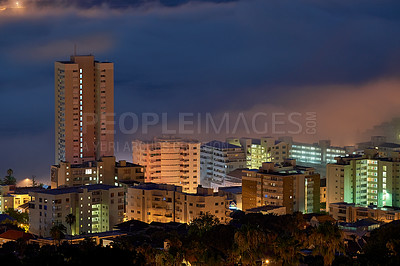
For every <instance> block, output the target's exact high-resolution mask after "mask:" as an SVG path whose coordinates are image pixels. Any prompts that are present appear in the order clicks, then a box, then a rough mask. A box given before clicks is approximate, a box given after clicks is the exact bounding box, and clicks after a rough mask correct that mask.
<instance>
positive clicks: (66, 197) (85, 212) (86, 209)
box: [29, 184, 124, 237]
mask: <svg viewBox="0 0 400 266" xmlns="http://www.w3.org/2000/svg"><path fill="white" fill-rule="evenodd" d="M30 196H31V197H32V200H31V201H30V203H29V223H30V227H29V231H30V233H32V234H35V235H38V236H42V237H48V236H50V229H51V228H52V227H53V226H54V225H57V224H63V225H64V226H65V227H66V228H67V234H69V235H71V234H72V235H77V234H82V233H98V232H105V231H109V230H111V229H112V228H113V227H114V225H116V224H118V223H121V222H122V221H123V218H124V188H122V187H115V186H110V185H104V184H96V185H87V186H79V187H78V186H77V187H67V188H57V189H48V190H44V191H40V192H31V193H30ZM68 214H73V215H74V216H75V217H76V219H75V222H74V223H73V224H72V227H71V228H70V226H69V225H68V224H66V222H65V217H66V216H67V215H68Z"/></svg>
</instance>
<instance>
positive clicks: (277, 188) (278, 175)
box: [242, 163, 320, 213]
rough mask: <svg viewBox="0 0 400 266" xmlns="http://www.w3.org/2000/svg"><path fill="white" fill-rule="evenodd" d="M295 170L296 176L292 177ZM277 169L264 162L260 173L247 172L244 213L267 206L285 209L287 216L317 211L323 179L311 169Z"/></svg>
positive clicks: (244, 181)
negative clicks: (298, 212) (297, 212)
mask: <svg viewBox="0 0 400 266" xmlns="http://www.w3.org/2000/svg"><path fill="white" fill-rule="evenodd" d="M293 169H296V170H297V171H296V172H297V173H296V174H289V173H291V172H293V171H292V170H293ZM299 171H300V170H299V169H297V168H295V167H293V166H288V167H275V166H274V164H273V163H265V164H264V165H263V168H260V170H259V171H249V170H244V173H245V175H244V176H243V181H242V184H243V185H242V192H243V194H242V204H243V210H247V209H250V208H255V207H261V206H265V205H272V206H284V207H286V211H287V213H293V212H295V211H300V212H304V213H310V212H318V211H319V209H320V206H319V204H320V200H319V197H320V196H319V193H320V177H319V174H315V173H313V169H312V168H305V169H303V168H302V171H300V172H299Z"/></svg>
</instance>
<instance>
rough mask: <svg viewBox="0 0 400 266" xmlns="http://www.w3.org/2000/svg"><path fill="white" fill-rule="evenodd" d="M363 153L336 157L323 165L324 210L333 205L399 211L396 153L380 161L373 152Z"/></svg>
mask: <svg viewBox="0 0 400 266" xmlns="http://www.w3.org/2000/svg"><path fill="white" fill-rule="evenodd" d="M364 153H365V154H364V155H351V156H346V157H338V158H337V162H336V163H334V164H328V165H327V209H329V204H331V203H335V202H347V203H355V204H356V205H360V206H368V205H375V206H377V207H385V206H393V207H400V191H399V189H400V156H399V153H397V154H393V157H380V156H379V152H378V151H376V150H375V149H368V150H365V152H364Z"/></svg>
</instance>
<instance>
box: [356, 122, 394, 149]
mask: <svg viewBox="0 0 400 266" xmlns="http://www.w3.org/2000/svg"><path fill="white" fill-rule="evenodd" d="M372 136H382V137H384V138H385V142H386V141H387V142H390V143H396V144H400V117H395V118H393V119H392V120H391V121H390V122H384V123H382V124H379V125H376V126H374V127H373V128H372V129H370V130H367V131H366V132H364V133H363V138H364V139H369V138H370V137H372Z"/></svg>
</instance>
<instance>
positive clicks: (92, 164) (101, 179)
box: [51, 156, 144, 188]
mask: <svg viewBox="0 0 400 266" xmlns="http://www.w3.org/2000/svg"><path fill="white" fill-rule="evenodd" d="M124 181H137V182H144V167H143V166H141V165H138V164H133V163H129V162H126V161H118V162H116V161H115V157H114V156H109V157H102V158H101V159H100V160H97V161H89V162H84V163H81V164H72V163H69V162H61V163H60V164H58V165H53V166H51V187H52V188H57V187H71V186H82V185H93V184H106V185H112V186H118V185H119V184H120V182H124Z"/></svg>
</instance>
